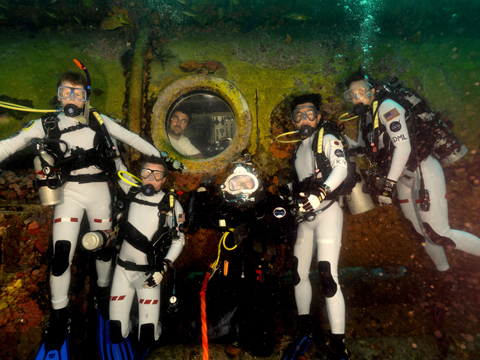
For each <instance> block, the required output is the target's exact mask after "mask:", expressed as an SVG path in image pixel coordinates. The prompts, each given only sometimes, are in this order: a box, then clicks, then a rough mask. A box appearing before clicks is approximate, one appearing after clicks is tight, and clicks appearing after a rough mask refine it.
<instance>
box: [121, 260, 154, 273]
mask: <svg viewBox="0 0 480 360" xmlns="http://www.w3.org/2000/svg"><path fill="white" fill-rule="evenodd" d="M117 264H118V265H120V266H121V267H123V268H125V270H129V271H142V272H148V271H150V270H151V268H152V267H151V266H150V265H138V264H135V263H134V262H131V261H123V260H122V259H120V258H118V259H117Z"/></svg>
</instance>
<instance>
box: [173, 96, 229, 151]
mask: <svg viewBox="0 0 480 360" xmlns="http://www.w3.org/2000/svg"><path fill="white" fill-rule="evenodd" d="M169 114H170V115H168V117H167V121H166V124H165V126H166V129H167V133H168V139H169V140H170V143H171V144H172V146H173V147H174V148H175V150H177V151H178V152H179V153H180V154H182V155H184V156H186V157H189V158H192V159H205V158H210V157H213V156H216V155H218V154H220V153H221V152H223V151H224V150H226V149H227V148H228V146H230V144H231V142H232V141H233V138H234V137H235V136H236V132H237V126H236V120H235V115H234V112H233V111H232V109H231V108H230V107H229V106H228V105H227V103H226V102H225V101H224V100H223V99H222V98H220V97H219V96H218V95H216V94H213V93H209V92H206V91H193V92H190V93H188V94H185V95H183V96H181V97H180V98H179V99H177V101H175V103H174V104H173V106H172V107H171V109H170V111H169Z"/></svg>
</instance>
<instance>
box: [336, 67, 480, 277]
mask: <svg viewBox="0 0 480 360" xmlns="http://www.w3.org/2000/svg"><path fill="white" fill-rule="evenodd" d="M345 84H346V85H347V87H348V90H347V91H346V92H345V98H346V99H347V100H348V101H350V102H352V103H353V104H354V106H355V107H356V108H357V109H362V111H361V113H359V115H360V119H359V134H358V139H357V141H358V144H359V145H361V146H362V147H366V148H367V150H366V155H367V156H368V157H369V159H370V160H371V161H372V162H373V163H375V164H376V165H377V167H378V168H379V171H380V173H381V176H382V178H380V179H378V181H377V186H378V184H380V183H381V184H383V185H382V186H381V187H380V194H379V196H378V202H379V204H380V205H391V204H392V203H393V198H394V194H395V193H396V194H397V195H398V200H399V203H400V208H401V210H402V212H403V214H404V215H405V217H406V218H407V220H408V221H409V223H410V224H411V225H412V227H413V228H414V229H415V232H416V234H417V235H418V236H419V238H420V239H421V241H422V243H424V246H425V250H426V251H427V253H428V255H429V256H430V258H431V259H432V261H433V262H434V264H435V266H436V268H437V270H438V271H440V272H447V271H448V270H449V269H450V265H449V264H448V260H447V257H446V255H445V250H444V249H445V248H447V249H458V250H461V251H464V252H466V253H469V254H472V255H476V256H480V239H479V238H478V237H476V236H474V235H472V234H469V233H466V232H464V231H459V230H454V229H451V228H450V226H449V225H448V206H447V193H446V186H445V176H444V174H443V170H442V167H441V165H440V163H439V161H438V160H437V156H434V154H433V151H434V149H433V146H431V148H427V149H423V148H422V147H423V146H426V145H425V144H428V141H419V139H418V138H416V137H415V136H412V135H411V134H410V132H409V129H408V126H407V125H408V124H407V118H408V117H410V118H412V117H413V116H414V114H413V113H411V112H410V111H409V109H405V108H403V107H402V106H401V105H400V104H399V103H398V102H396V101H394V100H393V99H391V98H389V97H388V95H387V96H383V97H380V96H377V93H376V89H375V85H378V82H377V81H375V80H374V79H372V78H371V77H369V76H368V75H367V74H366V73H364V72H363V71H361V70H359V71H357V72H355V73H353V74H352V75H351V76H350V77H349V78H348V79H347V80H346V82H345ZM418 101H420V99H419V100H418ZM373 105H375V107H376V110H375V113H374V112H373ZM423 110H424V111H425V112H423V113H422V114H420V115H419V116H420V117H422V118H424V119H433V118H435V117H437V116H438V115H437V114H434V113H433V112H432V111H431V109H430V112H428V113H427V112H426V111H427V110H428V108H425V109H423ZM374 118H375V119H377V118H378V119H379V120H380V121H379V126H378V128H377V129H378V130H377V129H375V130H373V119H374ZM409 121H410V119H409ZM433 136H434V135H433V134H431V137H433ZM370 139H374V140H373V141H371V140H370ZM377 139H378V140H377ZM375 141H377V143H375ZM372 145H373V146H375V147H378V149H377V150H376V152H377V153H378V154H374V153H373V152H372V150H371V148H372ZM447 145H448V144H447ZM450 145H451V146H450V147H451V148H452V154H451V155H450V157H452V155H456V158H455V159H457V158H459V157H461V156H463V155H461V154H460V153H457V152H454V150H455V146H453V144H450ZM460 151H462V150H460ZM462 152H463V151H462ZM420 154H424V155H423V156H421V157H420ZM451 162H453V161H451ZM419 195H420V196H419Z"/></svg>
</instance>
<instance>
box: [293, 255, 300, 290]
mask: <svg viewBox="0 0 480 360" xmlns="http://www.w3.org/2000/svg"><path fill="white" fill-rule="evenodd" d="M292 265H293V266H292V277H293V285H294V286H297V285H298V284H300V280H301V279H300V274H299V273H298V258H297V257H296V256H294V257H293V264H292Z"/></svg>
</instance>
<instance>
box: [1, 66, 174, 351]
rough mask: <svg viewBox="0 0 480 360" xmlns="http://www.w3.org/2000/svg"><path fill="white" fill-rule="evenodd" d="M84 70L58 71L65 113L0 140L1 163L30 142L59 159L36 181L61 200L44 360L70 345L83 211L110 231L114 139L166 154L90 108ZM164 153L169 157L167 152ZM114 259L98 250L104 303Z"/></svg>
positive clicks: (55, 224)
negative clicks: (70, 299)
mask: <svg viewBox="0 0 480 360" xmlns="http://www.w3.org/2000/svg"><path fill="white" fill-rule="evenodd" d="M84 71H85V73H86V75H87V77H85V76H84V75H83V74H81V73H77V72H66V73H63V74H61V75H60V77H59V80H58V84H57V97H58V100H59V101H60V103H61V106H62V111H61V112H59V113H48V114H46V115H45V116H44V117H43V118H42V119H38V120H34V121H31V122H30V123H29V124H28V125H27V126H26V127H25V128H23V129H22V130H20V131H19V132H18V133H17V134H16V135H14V136H12V137H10V138H8V139H6V140H3V141H1V142H0V162H1V161H3V160H5V159H6V158H7V157H9V156H10V155H12V154H14V153H15V152H16V151H19V150H21V149H23V148H24V147H26V146H27V145H29V144H30V143H32V141H33V143H34V144H36V145H37V146H40V145H42V149H43V145H45V146H51V153H52V155H53V156H52V157H54V158H55V164H48V163H43V164H42V166H44V167H43V171H42V169H40V171H39V172H38V174H40V175H37V177H38V176H39V177H40V178H41V177H42V176H44V177H46V179H45V180H44V181H43V183H42V180H40V181H38V183H39V184H40V185H39V186H46V187H48V188H49V189H54V191H55V192H56V194H58V195H59V197H58V201H55V202H54V203H52V204H55V210H54V216H53V258H52V262H51V272H50V289H51V302H52V307H53V311H52V313H51V315H50V319H49V322H48V325H47V330H46V336H45V343H44V345H45V346H42V348H41V351H40V352H39V355H38V356H37V359H42V358H43V357H42V356H43V355H44V356H47V357H48V353H49V352H48V350H49V349H54V350H55V349H60V348H63V349H68V328H69V322H70V320H69V314H68V310H67V305H68V293H69V286H70V277H71V270H70V266H71V263H72V258H73V255H74V252H75V248H76V246H77V238H78V235H79V231H80V223H81V220H82V217H83V215H84V213H85V212H86V215H87V217H88V222H89V225H90V230H91V231H95V230H110V229H111V226H112V218H111V217H112V215H111V195H110V191H109V186H108V180H109V178H110V177H111V176H113V174H114V172H115V170H114V168H115V165H114V164H113V157H114V156H116V155H117V154H116V148H115V147H114V145H113V143H112V141H113V140H112V138H113V139H118V140H120V141H122V142H124V143H126V144H128V145H130V146H132V147H133V148H135V149H137V150H138V151H140V152H142V153H144V154H146V155H155V156H162V155H161V153H160V152H159V151H158V150H157V149H156V148H155V147H154V146H152V145H151V144H149V143H148V142H147V141H145V140H143V139H142V138H141V137H140V136H138V135H137V134H134V133H132V132H130V131H128V130H126V129H125V128H123V127H122V126H120V125H118V124H117V123H116V122H115V121H114V120H112V119H111V118H109V117H107V116H105V115H100V114H98V112H96V111H95V110H94V109H90V108H89V89H90V82H89V79H90V77H89V76H88V72H87V71H86V70H85V69H84ZM87 78H88V80H87ZM87 114H88V117H86V115H87ZM42 152H43V150H42ZM163 154H164V155H165V156H166V153H163ZM173 166H175V167H176V168H181V166H183V165H182V164H180V163H177V164H174V165H173ZM46 169H48V170H46ZM48 172H52V173H53V172H55V173H56V174H57V173H58V179H53V178H48V176H49V174H47V173H48ZM54 180H56V181H54ZM40 189H41V187H40ZM52 191H53V190H52ZM42 203H43V200H42ZM111 260H112V259H111V252H110V249H105V251H98V252H97V253H96V270H97V275H98V279H97V285H98V292H99V294H98V296H97V297H98V298H102V299H103V301H104V302H105V301H108V290H107V287H108V285H109V282H110V277H111V271H112V268H111ZM42 354H43V355H42Z"/></svg>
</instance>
